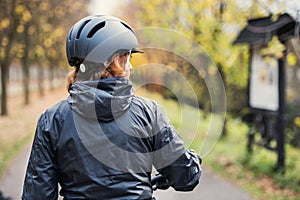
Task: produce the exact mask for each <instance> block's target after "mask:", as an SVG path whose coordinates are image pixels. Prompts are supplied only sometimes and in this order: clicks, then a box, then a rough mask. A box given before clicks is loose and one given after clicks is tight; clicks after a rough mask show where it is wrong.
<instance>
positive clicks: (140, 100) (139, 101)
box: [132, 96, 157, 109]
mask: <svg viewBox="0 0 300 200" xmlns="http://www.w3.org/2000/svg"><path fill="white" fill-rule="evenodd" d="M132 103H133V104H136V105H138V106H142V107H149V108H151V109H156V107H157V102H156V101H154V100H152V99H148V98H145V97H141V96H133V98H132Z"/></svg>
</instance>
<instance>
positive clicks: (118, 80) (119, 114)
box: [22, 15, 201, 200]
mask: <svg viewBox="0 0 300 200" xmlns="http://www.w3.org/2000/svg"><path fill="white" fill-rule="evenodd" d="M137 45H138V42H137V39H136V36H135V34H134V32H133V30H132V29H131V27H130V26H129V25H128V24H126V23H125V22H123V21H121V20H120V19H118V18H115V17H111V16H103V15H95V16H89V17H86V18H84V19H82V20H80V21H79V22H77V23H76V24H75V25H74V26H73V27H72V28H71V30H70V31H69V34H68V37H67V44H66V49H67V57H68V61H69V64H70V65H71V66H75V69H74V71H73V72H72V73H71V74H70V75H69V77H68V84H67V89H68V91H69V93H70V96H69V97H68V99H66V100H64V101H61V102H59V103H58V104H57V105H55V106H53V107H52V108H49V109H47V110H46V111H45V112H44V113H43V114H42V115H41V117H40V119H39V121H38V124H37V128H36V133H35V138H34V142H33V146H32V150H31V155H30V159H29V163H28V168H27V172H26V177H25V182H24V187H23V195H22V199H30V200H34V199H38V200H41V199H57V197H58V184H59V185H60V186H61V190H60V195H61V196H63V197H64V199H152V192H153V191H152V186H151V181H150V180H151V171H152V166H154V167H155V168H156V169H157V170H158V172H160V173H161V174H162V175H163V177H164V178H165V179H166V181H167V182H168V184H169V185H170V186H172V187H173V188H174V189H175V190H178V191H190V190H193V188H194V187H195V186H196V185H197V184H198V182H199V178H200V175H201V167H200V164H201V159H200V158H199V157H198V155H196V154H195V153H194V152H193V151H189V150H185V148H184V146H183V142H182V140H181V139H180V137H179V136H178V134H177V133H176V131H175V129H174V128H173V126H172V125H171V123H170V122H169V120H168V119H167V117H166V115H165V114H164V112H163V111H162V109H161V108H160V106H158V105H157V104H156V103H155V102H154V101H151V100H147V99H144V98H141V97H137V96H135V95H134V94H133V92H132V85H131V82H130V81H129V76H130V71H131V69H132V66H131V64H130V57H131V54H132V53H142V51H141V50H138V49H136V47H137Z"/></svg>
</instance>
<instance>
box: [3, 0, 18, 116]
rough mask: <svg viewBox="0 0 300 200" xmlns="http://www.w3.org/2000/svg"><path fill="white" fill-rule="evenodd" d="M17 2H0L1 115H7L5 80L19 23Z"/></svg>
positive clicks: (15, 0) (13, 0) (16, 0)
mask: <svg viewBox="0 0 300 200" xmlns="http://www.w3.org/2000/svg"><path fill="white" fill-rule="evenodd" d="M17 3H18V0H12V1H1V2H0V8H1V10H2V11H1V12H0V38H1V43H0V67H1V115H7V113H8V112H7V80H8V71H9V66H10V63H11V62H12V59H13V53H12V50H13V43H14V41H15V39H16V30H17V27H18V25H19V22H18V21H17V18H16V13H15V8H16V5H17Z"/></svg>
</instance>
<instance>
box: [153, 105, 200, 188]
mask: <svg viewBox="0 0 300 200" xmlns="http://www.w3.org/2000/svg"><path fill="white" fill-rule="evenodd" d="M156 119H157V120H156V128H155V132H156V133H155V137H154V138H155V139H154V152H153V164H154V167H155V168H156V169H157V171H158V172H159V173H160V174H162V175H163V176H164V178H166V179H167V181H168V183H169V184H170V186H172V187H173V188H174V189H175V190H177V191H191V190H193V189H194V188H195V187H196V185H197V184H198V183H199V179H200V176H201V158H200V157H199V156H198V155H197V154H196V153H195V152H194V151H192V150H186V149H185V148H184V144H183V141H182V140H181V138H180V136H179V135H178V133H177V131H176V130H175V128H174V127H173V126H172V124H171V122H170V121H169V119H168V118H167V116H166V115H165V113H164V112H163V110H162V108H161V107H160V106H158V107H157V115H156Z"/></svg>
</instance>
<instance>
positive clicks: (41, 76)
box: [37, 64, 45, 97]
mask: <svg viewBox="0 0 300 200" xmlns="http://www.w3.org/2000/svg"><path fill="white" fill-rule="evenodd" d="M37 70H38V77H37V80H38V90H39V95H40V97H43V96H44V95H45V92H44V69H43V67H42V65H41V64H39V65H38V69H37Z"/></svg>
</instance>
